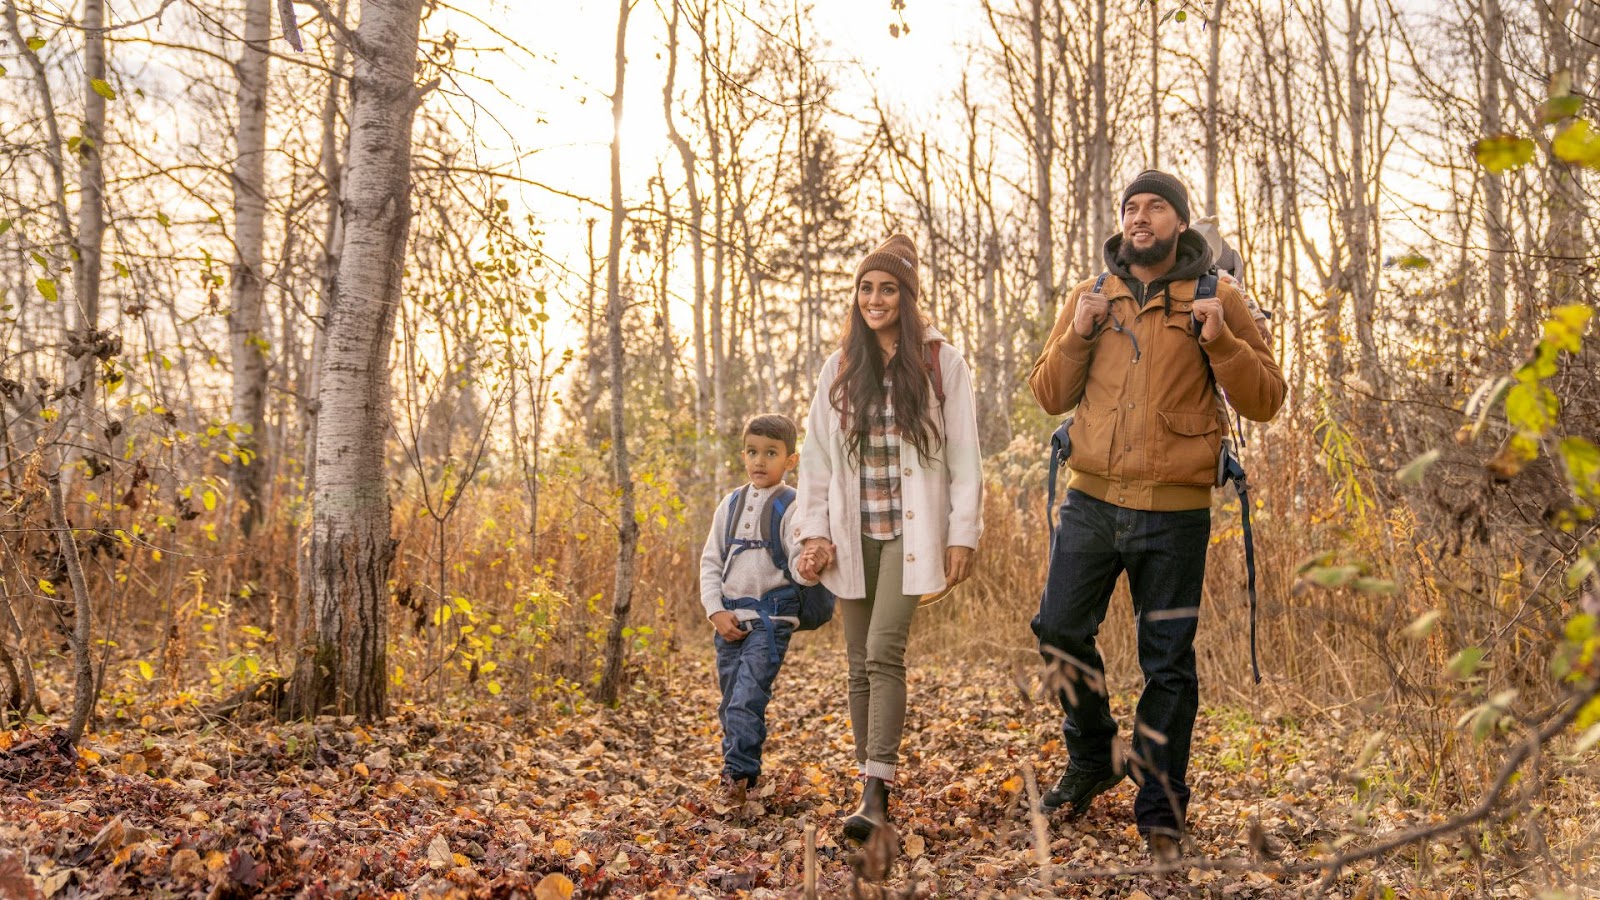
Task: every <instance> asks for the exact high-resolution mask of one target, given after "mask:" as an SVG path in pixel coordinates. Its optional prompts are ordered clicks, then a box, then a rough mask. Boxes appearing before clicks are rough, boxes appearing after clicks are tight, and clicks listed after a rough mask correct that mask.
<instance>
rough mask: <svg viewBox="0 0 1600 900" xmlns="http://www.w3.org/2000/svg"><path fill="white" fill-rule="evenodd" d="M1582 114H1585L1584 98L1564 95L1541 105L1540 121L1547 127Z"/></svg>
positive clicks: (1552, 98)
mask: <svg viewBox="0 0 1600 900" xmlns="http://www.w3.org/2000/svg"><path fill="white" fill-rule="evenodd" d="M1580 112H1583V98H1582V97H1579V96H1577V95H1575V94H1563V95H1562V96H1560V97H1551V98H1550V99H1548V100H1546V101H1545V102H1544V103H1542V104H1540V105H1539V121H1540V122H1541V123H1542V124H1545V125H1554V124H1555V123H1557V122H1559V121H1561V120H1562V119H1570V118H1572V117H1573V116H1575V115H1577V114H1578V113H1580Z"/></svg>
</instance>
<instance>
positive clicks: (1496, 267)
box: [1480, 0, 1511, 336]
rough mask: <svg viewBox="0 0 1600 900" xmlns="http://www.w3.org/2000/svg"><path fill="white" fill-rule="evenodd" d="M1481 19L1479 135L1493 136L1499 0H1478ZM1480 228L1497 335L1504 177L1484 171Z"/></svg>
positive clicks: (1497, 114) (1502, 308) (1506, 236)
mask: <svg viewBox="0 0 1600 900" xmlns="http://www.w3.org/2000/svg"><path fill="white" fill-rule="evenodd" d="M1480 13H1481V15H1482V16H1483V43H1484V47H1483V75H1482V77H1483V95H1482V101H1481V102H1482V114H1483V134H1484V136H1485V137H1488V136H1490V135H1496V134H1499V133H1500V132H1502V131H1504V130H1505V124H1504V122H1503V120H1502V118H1501V110H1500V102H1501V101H1500V86H1501V85H1502V84H1503V83H1504V82H1505V70H1504V62H1503V60H1502V59H1501V54H1502V53H1504V52H1505V49H1504V48H1505V34H1506V20H1505V16H1504V15H1503V14H1502V12H1501V9H1500V0H1481V3H1480ZM1483 178H1484V182H1483V229H1484V232H1485V235H1486V237H1487V238H1488V244H1489V265H1488V270H1489V272H1488V283H1487V285H1486V290H1487V296H1485V297H1484V303H1485V305H1486V306H1488V308H1489V333H1490V334H1491V335H1495V336H1498V335H1499V334H1500V332H1501V331H1503V330H1504V329H1505V327H1506V306H1507V303H1506V299H1507V298H1506V286H1507V282H1506V258H1507V256H1508V255H1509V253H1510V250H1511V240H1510V231H1509V230H1508V229H1507V228H1506V200H1505V178H1504V176H1502V175H1501V174H1500V173H1498V172H1491V171H1488V170H1487V169H1486V170H1484V172H1483Z"/></svg>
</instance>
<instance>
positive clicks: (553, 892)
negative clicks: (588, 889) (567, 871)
mask: <svg viewBox="0 0 1600 900" xmlns="http://www.w3.org/2000/svg"><path fill="white" fill-rule="evenodd" d="M575 890H577V885H574V884H573V883H572V879H570V878H568V877H567V876H565V875H562V874H561V873H559V872H555V873H552V874H550V875H546V876H545V877H543V878H541V879H539V884H538V885H537V886H535V887H534V889H533V898H534V900H571V898H572V892H573V891H575Z"/></svg>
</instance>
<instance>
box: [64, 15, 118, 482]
mask: <svg viewBox="0 0 1600 900" xmlns="http://www.w3.org/2000/svg"><path fill="white" fill-rule="evenodd" d="M105 16H106V8H105V2H104V0H84V4H83V140H82V141H81V142H79V144H78V151H77V154H78V241H77V252H78V259H77V261H76V264H75V265H74V266H73V293H74V298H73V299H74V300H75V301H76V303H77V307H76V308H77V314H78V319H77V322H76V323H75V324H76V328H74V329H73V332H74V333H73V334H72V335H69V339H68V340H69V344H70V343H72V342H74V341H79V342H82V343H81V345H80V348H81V349H83V350H84V351H85V352H84V353H82V354H81V355H80V356H78V357H77V358H76V359H75V360H74V361H73V362H72V363H71V364H70V365H69V366H68V377H67V385H68V389H69V392H70V393H72V394H74V395H75V396H76V400H75V402H74V403H73V405H72V407H71V408H72V409H75V410H76V412H75V413H72V414H71V415H72V419H71V424H70V425H69V427H68V428H67V429H66V431H65V432H64V435H65V439H66V440H68V441H75V440H77V436H78V432H79V431H81V430H83V428H84V427H86V422H87V418H88V416H89V415H90V414H91V413H92V412H93V410H94V407H95V398H96V396H97V395H98V393H99V391H98V388H99V378H98V374H99V373H98V371H97V370H98V368H99V363H100V359H99V357H98V356H96V355H95V353H94V352H93V351H92V350H90V349H89V346H90V345H92V344H94V343H95V341H96V332H98V331H99V329H100V245H101V242H102V240H103V239H104V237H105V230H106V222H105V215H104V209H105V185H106V176H105V169H104V167H103V165H102V162H101V151H102V149H103V148H104V146H105V137H106V98H105V95H104V94H102V93H101V91H105V92H106V93H110V85H109V84H107V82H106V35H105ZM68 458H69V460H70V459H71V458H73V457H71V456H69V457H68ZM68 472H70V469H66V470H64V472H63V475H66V474H67V473H68Z"/></svg>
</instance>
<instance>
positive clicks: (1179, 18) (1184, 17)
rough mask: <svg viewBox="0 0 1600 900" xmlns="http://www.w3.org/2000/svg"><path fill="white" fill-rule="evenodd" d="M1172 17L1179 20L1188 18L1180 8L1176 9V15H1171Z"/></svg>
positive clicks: (1184, 20) (1182, 20) (1183, 20)
mask: <svg viewBox="0 0 1600 900" xmlns="http://www.w3.org/2000/svg"><path fill="white" fill-rule="evenodd" d="M1173 18H1174V19H1177V20H1178V21H1179V22H1186V21H1188V19H1189V14H1188V13H1186V12H1184V11H1183V10H1181V9H1180V10H1178V13H1177V15H1175V16H1173Z"/></svg>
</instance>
